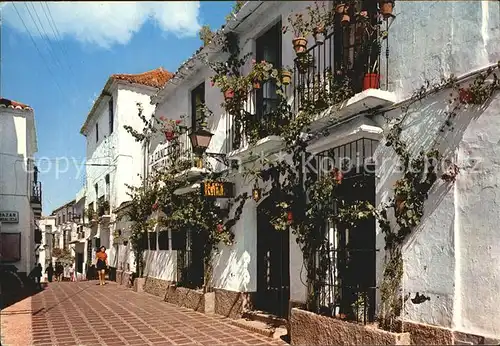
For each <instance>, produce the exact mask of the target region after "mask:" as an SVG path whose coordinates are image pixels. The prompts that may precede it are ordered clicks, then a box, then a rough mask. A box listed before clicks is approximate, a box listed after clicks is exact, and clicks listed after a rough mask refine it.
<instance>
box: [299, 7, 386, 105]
mask: <svg viewBox="0 0 500 346" xmlns="http://www.w3.org/2000/svg"><path fill="white" fill-rule="evenodd" d="M374 4H375V7H374V9H373V10H372V11H366V16H365V17H360V16H359V15H358V16H356V15H354V13H353V14H352V15H351V19H350V22H349V24H348V25H345V24H342V23H341V18H340V17H339V18H337V19H336V23H335V27H334V29H333V32H330V33H328V34H327V35H326V37H325V39H324V42H322V43H316V44H314V45H313V46H311V47H310V48H309V49H308V50H307V51H306V52H305V53H304V54H301V55H299V56H298V57H297V58H296V59H295V65H294V77H293V79H294V86H295V91H294V108H295V109H296V110H300V109H301V108H302V107H304V106H305V104H306V103H309V104H310V103H311V102H312V103H313V104H314V106H315V108H321V105H325V106H326V105H332V104H338V103H340V102H342V101H345V100H346V99H348V98H349V97H351V96H353V95H354V94H356V93H359V92H361V91H363V90H365V89H369V88H375V89H378V88H380V52H381V38H382V37H383V34H382V32H381V30H380V27H379V25H377V24H378V22H377V21H378V17H377V12H376V3H375V2H374ZM368 18H371V19H368Z"/></svg>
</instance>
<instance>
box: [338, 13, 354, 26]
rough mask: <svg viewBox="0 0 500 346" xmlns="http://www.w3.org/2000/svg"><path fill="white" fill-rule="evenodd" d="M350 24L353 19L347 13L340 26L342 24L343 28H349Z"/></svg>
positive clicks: (343, 16)
mask: <svg viewBox="0 0 500 346" xmlns="http://www.w3.org/2000/svg"><path fill="white" fill-rule="evenodd" d="M350 23H351V17H350V16H349V15H348V14H347V12H345V13H344V14H343V15H342V20H341V21H340V24H342V25H343V26H347V25H349V24H350Z"/></svg>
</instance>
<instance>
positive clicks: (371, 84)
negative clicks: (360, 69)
mask: <svg viewBox="0 0 500 346" xmlns="http://www.w3.org/2000/svg"><path fill="white" fill-rule="evenodd" d="M379 86H380V75H379V74H378V73H367V74H365V77H364V78H363V90H366V89H378V88H379Z"/></svg>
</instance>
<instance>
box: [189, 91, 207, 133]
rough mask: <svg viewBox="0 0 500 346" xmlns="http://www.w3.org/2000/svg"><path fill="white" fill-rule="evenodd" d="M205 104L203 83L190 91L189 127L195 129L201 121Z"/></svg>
mask: <svg viewBox="0 0 500 346" xmlns="http://www.w3.org/2000/svg"><path fill="white" fill-rule="evenodd" d="M204 104H205V82H203V83H201V84H200V85H198V86H197V87H196V88H194V89H193V90H192V91H191V127H192V128H193V129H196V128H198V127H199V125H200V122H201V121H202V120H203V115H204V114H203V109H202V108H201V106H203V105H204Z"/></svg>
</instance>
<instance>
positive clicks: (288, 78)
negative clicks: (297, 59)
mask: <svg viewBox="0 0 500 346" xmlns="http://www.w3.org/2000/svg"><path fill="white" fill-rule="evenodd" d="M291 82H292V70H291V69H290V68H288V67H287V68H284V69H283V70H282V71H281V83H282V84H283V85H289V84H290V83H291Z"/></svg>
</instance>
